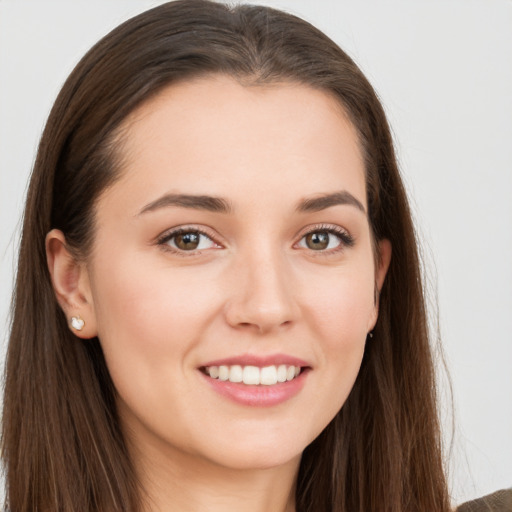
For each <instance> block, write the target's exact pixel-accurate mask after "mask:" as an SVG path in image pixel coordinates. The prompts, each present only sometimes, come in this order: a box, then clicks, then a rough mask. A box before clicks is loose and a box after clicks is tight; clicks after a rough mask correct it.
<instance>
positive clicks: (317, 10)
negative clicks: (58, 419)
mask: <svg viewBox="0 0 512 512" xmlns="http://www.w3.org/2000/svg"><path fill="white" fill-rule="evenodd" d="M158 3H162V2H155V1H149V0H123V1H122V2H120V1H116V0H86V1H84V0H73V1H65V0H62V1H56V0H45V1H40V0H32V1H30V0H0V180H1V181H0V261H1V266H0V333H1V338H0V341H1V342H2V345H3V348H4V350H5V340H6V338H7V313H8V309H9V303H10V293H11V287H12V280H13V270H14V267H15V263H14V261H15V253H16V247H17V243H18V230H19V217H20V215H21V209H22V205H23V200H24V199H23V197H24V193H25V188H26V183H27V178H28V175H29V172H30V168H31V166H32V163H33V160H34V155H35V150H36V145H37V142H38V139H39V136H40V134H41V130H42V127H43V125H44V122H45V119H46V116H47V115H48V112H49V109H50V107H51V105H52V102H53V100H54V99H55V96H56V94H57V92H58V90H59V88H60V86H61V85H62V83H63V81H64V80H65V78H66V76H67V75H68V74H69V72H70V71H71V69H72V68H73V66H74V65H75V64H76V62H77V61H78V59H79V58H80V57H81V56H82V55H83V54H84V53H85V51H86V50H87V49H88V48H89V47H90V46H91V45H92V44H93V43H94V42H96V41H97V40H98V39H99V38H100V37H101V36H102V35H104V34H105V33H106V32H108V31H109V30H110V29H112V28H113V27H114V26H116V25H117V24H119V23H120V22H122V21H124V20H125V19H126V18H128V17H130V16H131V15H134V14H136V13H138V12H140V11H142V10H145V9H146V8H148V7H151V6H153V5H157V4H158ZM256 3H266V4H267V5H272V6H275V7H281V8H284V9H285V10H289V11H291V12H293V13H295V14H299V15H301V16H302V17H304V18H306V19H308V20H309V21H311V22H312V23H313V24H315V25H316V26H318V27H319V28H320V29H322V30H324V31H325V32H326V33H327V34H328V35H329V36H330V37H332V38H333V39H334V40H335V41H336V42H338V43H339V44H340V46H341V47H342V48H344V49H345V50H346V51H347V52H348V53H349V54H350V55H351V56H352V57H353V58H354V59H355V60H356V62H357V63H358V64H359V65H360V67H361V68H362V69H363V71H364V72H365V73H366V74H367V76H368V77H369V79H370V81H371V82H372V83H373V84H374V86H375V87H376V89H377V91H378V93H379V95H380V97H381V99H382V101H383V103H384V105H385V108H386V111H387V112H388V115H389V118H390V121H391V124H392V127H393V131H394V135H395V139H396V144H397V149H398V154H399V159H400V164H401V168H402V171H403V174H404V179H405V181H406V184H407V187H408V189H409V190H410V193H411V201H412V205H413V210H414V214H415V217H416V220H417V221H418V226H419V231H420V234H421V237H422V240H423V247H424V251H425V256H426V266H427V272H428V274H429V276H430V280H429V282H430V288H431V291H432V302H433V303H435V302H436V301H437V303H438V304H439V318H440V332H441V337H442V342H443V346H444V350H445V353H446V356H447V360H448V367H449V372H450V375H451V378H452V381H453V391H454V401H455V439H454V444H453V452H452V456H451V465H450V467H451V472H450V478H451V482H452V495H453V499H454V502H461V501H463V500H466V499H469V498H472V497H476V496H478V495H482V494H485V493H488V492H491V491H493V490H496V489H498V488H503V487H510V486H512V200H511V199H512V1H510V0H443V1H427V0H423V1H421V0H402V1H399V0H393V1H391V0H371V1H370V0H323V1H322V0H320V1H318V0H317V1H315V2H313V1H308V0H295V1H294V0H267V1H265V2H256ZM434 315H435V311H434ZM444 389H446V384H445V386H444ZM443 409H444V410H445V411H449V410H450V404H449V403H448V401H445V402H444V406H443ZM443 417H444V421H445V430H446V434H447V439H449V438H450V434H451V432H450V431H451V427H450V418H449V414H447V413H446V412H445V414H444V415H443Z"/></svg>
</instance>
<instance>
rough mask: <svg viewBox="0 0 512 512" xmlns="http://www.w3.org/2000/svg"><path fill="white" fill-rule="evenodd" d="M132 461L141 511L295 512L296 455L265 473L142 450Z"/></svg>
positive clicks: (182, 454) (176, 453) (262, 470)
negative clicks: (141, 500) (142, 503)
mask: <svg viewBox="0 0 512 512" xmlns="http://www.w3.org/2000/svg"><path fill="white" fill-rule="evenodd" d="M146 448H147V447H146ZM132 454H133V452H132ZM134 461H135V465H136V470H137V473H138V476H139V480H140V483H141V486H142V489H143V490H144V496H145V500H144V501H145V506H144V509H143V510H144V512H170V511H172V512H200V511H201V512H202V511H204V510H208V512H220V511H222V512H239V511H240V510H243V511H244V512H268V511H269V510H272V511H273V512H294V511H295V483H296V479H297V473H298V469H299V463H300V456H298V457H297V458H295V459H293V460H291V461H288V462H286V463H285V464H282V465H280V466H277V467H271V468H264V469H238V468H237V469H234V468H226V467H223V466H220V465H218V464H215V463H213V462H211V461H208V460H205V459H204V458H200V457H195V456H191V455H190V454H186V453H184V452H180V451H177V450H172V453H170V452H169V451H167V453H164V452H162V451H161V450H150V451H148V450H147V449H145V450H144V454H143V455H142V454H140V452H139V456H136V457H134Z"/></svg>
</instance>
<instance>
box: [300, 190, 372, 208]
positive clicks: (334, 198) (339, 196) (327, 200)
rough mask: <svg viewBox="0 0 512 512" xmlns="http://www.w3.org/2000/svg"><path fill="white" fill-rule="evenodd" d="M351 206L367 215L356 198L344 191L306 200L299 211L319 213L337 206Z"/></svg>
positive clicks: (301, 203) (302, 202)
mask: <svg viewBox="0 0 512 512" xmlns="http://www.w3.org/2000/svg"><path fill="white" fill-rule="evenodd" d="M345 204H346V205H351V206H355V207H356V208H357V209H358V210H361V211H362V212H363V213H364V214H366V210H365V208H364V206H363V204H362V203H361V201H359V199H357V198H356V197H354V196H353V195H352V194H351V193H350V192H347V191H346V190H342V191H341V192H334V193H332V194H324V195H322V196H319V197H314V198H311V199H304V200H303V201H301V202H300V203H299V205H298V206H297V210H298V211H299V212H319V211H321V210H325V209H326V208H330V207H331V206H337V205H345Z"/></svg>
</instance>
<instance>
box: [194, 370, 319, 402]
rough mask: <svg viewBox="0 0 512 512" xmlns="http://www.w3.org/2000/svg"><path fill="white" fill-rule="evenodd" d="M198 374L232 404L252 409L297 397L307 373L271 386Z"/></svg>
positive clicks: (305, 371)
mask: <svg viewBox="0 0 512 512" xmlns="http://www.w3.org/2000/svg"><path fill="white" fill-rule="evenodd" d="M200 373H201V375H202V376H203V378H204V379H206V382H207V383H208V384H209V385H210V386H211V387H212V389H213V390H214V391H216V392H217V393H219V394H220V395H222V396H224V397H225V398H228V399H230V400H232V401H233V402H236V403H238V404H241V405H248V406H252V407H272V406H274V405H279V404H281V403H283V402H286V401H287V400H290V398H293V397H294V396H295V395H297V394H298V393H299V392H300V390H301V389H302V388H303V387H304V383H305V381H306V377H307V374H308V373H309V371H308V369H304V370H303V371H302V372H301V373H300V375H298V376H297V377H295V378H294V379H293V380H290V381H287V382H279V383H277V384H274V385H272V386H263V385H260V386H248V385H246V384H242V383H235V382H229V381H228V380H220V379H212V378H211V377H209V376H208V375H205V374H204V373H202V372H200Z"/></svg>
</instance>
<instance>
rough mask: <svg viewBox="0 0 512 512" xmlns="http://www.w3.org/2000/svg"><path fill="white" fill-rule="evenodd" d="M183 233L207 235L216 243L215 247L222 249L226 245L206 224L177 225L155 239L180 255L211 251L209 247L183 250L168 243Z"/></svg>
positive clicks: (157, 242)
mask: <svg viewBox="0 0 512 512" xmlns="http://www.w3.org/2000/svg"><path fill="white" fill-rule="evenodd" d="M183 233H199V234H200V235H203V236H206V237H207V238H209V239H210V240H211V241H212V242H213V243H214V244H215V245H216V247H214V249H222V248H224V246H223V245H222V244H221V243H220V242H219V241H218V240H217V236H216V234H215V233H214V232H213V230H211V229H209V228H206V227H204V226H201V227H199V226H195V225H190V224H185V225H181V226H176V227H173V228H169V229H166V230H165V231H164V232H163V233H161V234H160V235H158V236H157V237H156V239H155V243H156V244H157V245H159V246H160V247H162V249H164V250H166V251H169V252H172V253H174V254H178V255H180V256H192V255H194V254H199V253H201V252H203V251H209V250H211V249H210V248H209V249H196V250H192V251H183V250H180V249H178V248H175V247H172V246H170V245H168V243H167V242H169V240H171V239H172V238H174V237H175V236H178V235H180V234H183Z"/></svg>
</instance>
